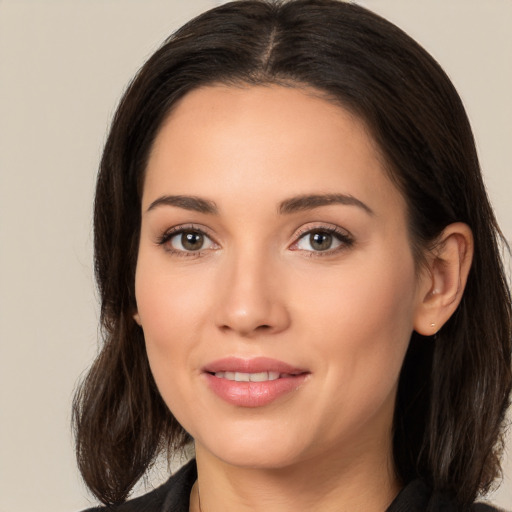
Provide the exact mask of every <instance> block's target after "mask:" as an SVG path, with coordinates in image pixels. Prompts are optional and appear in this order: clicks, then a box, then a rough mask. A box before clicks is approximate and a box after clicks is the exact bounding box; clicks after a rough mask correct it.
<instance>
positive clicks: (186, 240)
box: [181, 232, 203, 251]
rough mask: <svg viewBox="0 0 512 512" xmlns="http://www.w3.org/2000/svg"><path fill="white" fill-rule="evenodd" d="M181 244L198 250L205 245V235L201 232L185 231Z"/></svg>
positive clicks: (190, 249) (186, 247) (189, 248)
mask: <svg viewBox="0 0 512 512" xmlns="http://www.w3.org/2000/svg"><path fill="white" fill-rule="evenodd" d="M181 245H183V247H184V248H185V249H188V250H189V251H197V250H199V249H201V247H202V246H203V235H201V233H190V232H189V233H183V234H182V235H181Z"/></svg>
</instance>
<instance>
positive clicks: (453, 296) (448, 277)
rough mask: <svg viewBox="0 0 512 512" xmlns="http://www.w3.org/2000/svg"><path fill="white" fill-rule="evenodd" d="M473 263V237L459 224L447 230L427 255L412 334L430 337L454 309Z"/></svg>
mask: <svg viewBox="0 0 512 512" xmlns="http://www.w3.org/2000/svg"><path fill="white" fill-rule="evenodd" d="M472 259H473V234H472V232H471V229H470V227H469V226H468V225H467V224H464V223H462V222H456V223H454V224H450V225H449V226H447V227H446V228H445V229H444V230H443V232H442V234H441V235H440V237H439V239H438V242H437V243H436V246H435V248H434V249H433V250H432V251H431V253H430V254H429V255H428V257H427V260H428V264H427V268H426V269H425V271H424V273H423V277H422V278H421V282H420V285H419V293H420V297H419V301H418V305H417V309H416V314H415V319H414V330H415V331H416V332H418V333H419V334H422V335H424V336H432V335H433V334H436V333H437V331H439V329H440V328H441V327H442V326H443V325H444V324H445V323H446V322H447V320H448V319H449V318H450V317H451V316H452V314H453V313H454V312H455V310H456V309H457V307H458V305H459V304H460V301H461V299H462V295H463V293H464V288H465V286H466V282H467V278H468V274H469V270H470V268H471V262H472Z"/></svg>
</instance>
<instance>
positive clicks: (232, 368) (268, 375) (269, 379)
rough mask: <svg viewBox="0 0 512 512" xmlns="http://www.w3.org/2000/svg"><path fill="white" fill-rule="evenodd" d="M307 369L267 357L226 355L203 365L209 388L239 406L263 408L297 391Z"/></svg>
mask: <svg viewBox="0 0 512 512" xmlns="http://www.w3.org/2000/svg"><path fill="white" fill-rule="evenodd" d="M309 375H310V372H309V371H307V370H304V369H301V368H296V367H294V366H292V365H289V364H287V363H284V362H282V361H278V360H275V359H269V358H263V357H259V358H254V359H241V358H235V357H228V358H225V359H220V360H218V361H215V362H213V363H211V364H209V365H207V366H205V367H204V368H203V376H204V377H205V380H206V383H207V386H208V388H209V389H210V390H211V391H213V393H214V394H215V395H216V396H217V397H219V398H221V399H222V400H223V401H225V402H227V403H229V404H231V405H235V406H238V407H263V406H265V405H268V404H270V403H272V402H274V401H275V400H278V399H279V398H280V397H282V396H284V395H291V394H292V393H294V392H296V391H297V390H298V389H299V388H300V387H301V386H302V384H303V383H304V382H305V381H306V380H307V377H308V376H309Z"/></svg>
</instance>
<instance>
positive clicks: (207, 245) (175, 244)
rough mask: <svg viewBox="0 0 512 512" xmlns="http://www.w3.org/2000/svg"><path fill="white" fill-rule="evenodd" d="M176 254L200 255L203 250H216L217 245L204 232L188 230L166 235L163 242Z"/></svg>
mask: <svg viewBox="0 0 512 512" xmlns="http://www.w3.org/2000/svg"><path fill="white" fill-rule="evenodd" d="M161 243H162V244H166V245H167V246H168V248H169V249H170V250H171V251H174V252H175V253H193V252H197V253H199V252H200V251H202V250H208V249H214V248H216V247H217V245H216V244H215V243H214V242H213V240H212V239H211V238H210V237H208V236H207V235H205V234H204V233H203V232H202V231H198V230H195V229H186V230H180V231H175V232H174V233H173V234H170V235H166V236H165V237H164V238H163V239H162V241H161Z"/></svg>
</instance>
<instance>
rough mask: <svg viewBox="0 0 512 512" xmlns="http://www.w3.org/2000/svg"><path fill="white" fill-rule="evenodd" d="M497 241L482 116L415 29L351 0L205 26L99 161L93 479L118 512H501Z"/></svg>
mask: <svg viewBox="0 0 512 512" xmlns="http://www.w3.org/2000/svg"><path fill="white" fill-rule="evenodd" d="M500 241H501V234H500V231H499V228H498V226H497V223H496V220H495V218H494V215H493V212H492V209H491V207H490V205H489V201H488V199H487V196H486V193H485V189H484V186H483V183H482V178H481V174H480V170H479V165H478V159H477V155H476V151H475V146H474V141H473V137H472V133H471V129H470V126H469V123H468V120H467V117H466V114H465V112H464V109H463V106H462V104H461V101H460V99H459V97H458V95H457V93H456V91H455V90H454V88H453V86H452V84H451V83H450V81H449V80H448V78H447V77H446V75H445V74H444V72H443V71H442V70H441V69H440V67H439V66H438V65H437V63H436V62H435V61H434V60H433V59H432V57H430V56H429V55H428V54H427V53H426V52H425V51H424V50H423V49H422V48H420V47H419V46H418V44H417V43H415V42H414V41H412V40H411V39H410V38H409V37H408V36H407V35H405V34H404V33H403V32H402V31H400V30H399V29H398V28H396V27H395V26H393V25H392V24H390V23H389V22H387V21H385V20H383V19H382V18H380V17H378V16H376V15H374V14H372V13H370V12H368V11H367V10H365V9H363V8H361V7H358V6H355V5H351V4H348V3H342V2H337V1H333V0H298V1H290V2H284V3H276V2H266V1H258V0H255V1H241V2H234V3H230V4H226V5H224V6H221V7H218V8H216V9H213V10H211V11H209V12H207V13H205V14H203V15H201V16H199V17H198V18H196V19H195V20H193V21H191V22H190V23H188V24H187V25H185V26H184V27H183V28H182V29H180V30H179V31H178V32H177V33H176V34H174V35H173V36H172V37H171V38H169V40H168V41H166V42H165V44H164V45H163V46H162V47H161V48H160V49H159V50H158V51H157V52H156V53H155V54H154V55H153V56H152V57H151V58H150V59H149V61H148V62H147V63H146V64H145V65H144V67H143V68H142V69H141V71H140V72H139V74H138V75H137V77H136V78H135V80H134V81H133V83H132V84H131V85H130V87H129V89H128V90H127V92H126V94H125V96H124V98H123V99H122V101H121V104H120V106H119V108H118V111H117V114H116V116H115V119H114V121H113V125H112V128H111V132H110V135H109V138H108V140H107V144H106V147H105V151H104V154H103V159H102V162H101V169H100V173H99V177H98V183H97V192H96V203H95V256H96V273H97V279H98V284H99V289H100V293H101V297H102V310H101V314H102V317H101V318H102V326H103V329H104V335H105V344H104V347H103V350H102V352H101V353H100V355H99V356H98V358H97V360H96V362H95V363H94V365H93V367H92V368H91V370H90V372H89V374H88V376H87V377H86V379H85V381H84V382H83V384H82V387H81V389H80V390H79V392H78V393H77V396H76V399H75V409H74V420H75V427H76V436H77V455H78V462H79V466H80V469H81V472H82V474H83V476H84V479H85V481H86V483H87V485H88V486H89V488H90V489H91V490H92V492H93V493H94V494H95V495H96V496H97V497H98V499H99V500H100V501H102V502H103V503H104V504H105V505H114V504H115V505H116V506H117V508H114V509H115V510H119V511H130V510H148V511H149V510H151V511H173V512H174V511H182V510H183V511H185V510H187V511H188V510H190V511H201V512H213V511H217V510H223V511H230V510H236V511H242V510H254V511H256V510H265V511H273V510H276V511H277V510H279V511H288V510H308V511H312V510H319V511H320V510H321V511H329V510H337V511H338V510H364V511H369V512H372V511H383V510H388V511H390V512H394V511H400V510H408V511H413V510H418V511H426V510H429V511H434V510H490V508H489V507H488V506H485V505H474V501H475V499H476V498H477V496H478V495H479V494H480V493H485V491H486V490H488V489H489V487H490V485H491V484H492V482H493V481H494V479H495V478H496V476H497V475H498V474H499V456H500V449H501V434H502V428H503V419H504V414H505V411H506V408H507V405H508V394H509V391H510V385H511V362H510V353H511V301H510V294H509V291H508V289H507V286H506V281H505V277H504V272H503V267H502V263H501V260H500V249H499V244H500ZM191 440H193V442H194V447H195V454H196V457H195V460H193V461H191V462H190V463H189V464H188V465H186V466H185V467H184V468H183V469H182V470H180V472H178V473H177V474H176V475H175V476H173V477H172V478H171V479H170V480H169V481H168V482H167V484H165V485H164V486H162V487H161V488H159V489H157V490H156V491H154V492H152V493H149V494H148V495H146V496H144V497H142V498H139V499H136V500H133V501H128V502H126V503H124V502H125V501H126V499H127V496H128V495H129V493H130V490H131V489H132V487H133V486H134V484H135V483H136V482H137V480H139V478H140V477H141V476H143V475H144V473H145V471H146V470H147V468H148V467H149V466H150V464H151V463H152V462H153V461H154V459H155V457H156V456H157V454H159V453H161V452H162V450H164V451H167V452H168V453H171V452H173V451H174V450H176V449H178V448H179V447H182V446H184V445H185V444H186V443H188V442H189V441H191ZM123 503H124V504H123ZM100 510H101V509H100Z"/></svg>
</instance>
